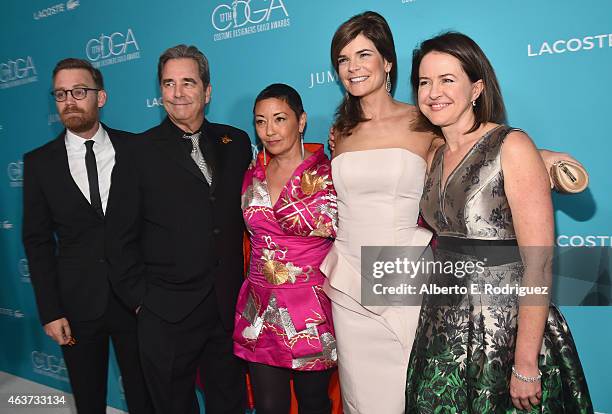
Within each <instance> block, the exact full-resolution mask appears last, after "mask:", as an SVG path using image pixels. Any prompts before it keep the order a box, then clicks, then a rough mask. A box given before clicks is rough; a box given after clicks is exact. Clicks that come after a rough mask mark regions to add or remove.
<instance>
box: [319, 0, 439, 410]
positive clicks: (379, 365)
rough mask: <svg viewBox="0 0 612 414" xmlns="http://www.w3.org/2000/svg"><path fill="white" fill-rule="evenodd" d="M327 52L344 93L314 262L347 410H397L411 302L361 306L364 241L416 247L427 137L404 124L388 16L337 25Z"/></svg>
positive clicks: (409, 120)
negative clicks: (330, 201) (329, 236)
mask: <svg viewBox="0 0 612 414" xmlns="http://www.w3.org/2000/svg"><path fill="white" fill-rule="evenodd" d="M332 61H333V63H334V65H335V67H336V71H337V72H338V75H339V77H340V80H341V81H342V83H343V84H344V86H345V88H346V90H347V95H346V97H345V99H344V101H343V102H342V104H341V105H340V107H339V109H338V115H337V117H336V122H335V124H334V131H335V134H336V139H337V140H336V146H335V151H334V155H335V158H334V159H333V160H332V175H333V181H334V186H335V188H336V192H337V196H338V198H337V200H338V233H337V236H336V241H335V243H334V246H333V247H332V250H331V251H330V253H329V254H328V256H327V258H326V259H325V261H324V262H323V264H322V265H321V270H322V271H323V273H324V274H325V275H326V276H327V281H326V283H325V285H324V289H325V292H326V293H327V295H328V296H329V297H330V299H331V300H332V314H333V319H334V326H335V329H336V340H337V350H338V367H339V378H340V389H341V393H342V400H343V407H344V411H345V413H360V414H370V413H372V414H374V413H375V414H381V413H382V414H399V413H403V411H404V398H405V397H404V395H405V383H406V371H407V367H408V359H409V356H410V350H411V347H412V342H413V339H414V334H415V331H416V326H417V321H418V315H419V310H420V308H419V307H418V306H376V307H369V306H367V307H366V306H362V304H361V271H360V269H361V247H362V246H402V245H404V246H423V248H425V247H426V246H427V245H428V244H429V240H430V238H431V232H429V231H428V230H425V229H423V228H419V227H418V226H417V219H418V215H419V201H420V199H421V194H422V193H423V184H424V180H425V172H426V168H427V164H426V162H425V159H424V157H425V156H426V154H427V152H428V149H429V147H430V145H431V143H432V139H433V136H432V135H429V134H426V133H419V132H415V131H414V130H413V128H412V124H413V120H414V119H415V118H416V111H415V109H414V107H412V106H411V105H407V104H404V103H401V102H398V101H395V100H394V99H393V98H392V97H391V95H390V91H391V84H392V82H393V81H394V80H395V76H396V69H395V62H396V55H395V48H394V45H393V38H392V35H391V31H390V30H389V26H388V25H387V22H386V21H385V20H384V18H383V17H382V16H380V15H379V14H377V13H374V12H366V13H363V14H361V15H358V16H355V17H353V18H351V19H349V20H348V21H347V22H345V23H344V24H342V25H341V26H340V27H339V28H338V30H337V31H336V34H335V35H334V40H333V41H332Z"/></svg>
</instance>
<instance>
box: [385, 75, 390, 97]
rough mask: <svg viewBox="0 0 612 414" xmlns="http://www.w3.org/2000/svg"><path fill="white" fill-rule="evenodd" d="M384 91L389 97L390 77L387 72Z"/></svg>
mask: <svg viewBox="0 0 612 414" xmlns="http://www.w3.org/2000/svg"><path fill="white" fill-rule="evenodd" d="M385 89H386V90H387V93H388V94H389V95H391V76H390V75H389V72H387V82H386V83H385Z"/></svg>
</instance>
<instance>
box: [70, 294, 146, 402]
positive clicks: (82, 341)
mask: <svg viewBox="0 0 612 414" xmlns="http://www.w3.org/2000/svg"><path fill="white" fill-rule="evenodd" d="M68 323H69V324H70V329H71V331H72V336H73V337H74V338H75V339H76V344H75V345H73V346H62V351H63V354H64V361H65V362H66V368H67V369H68V376H69V378H70V385H71V387H72V393H73V395H74V399H75V402H76V406H77V412H78V413H79V414H105V413H106V391H107V386H106V384H107V381H108V359H109V358H108V355H109V338H110V339H112V341H113V347H114V349H115V355H116V357H117V363H118V365H119V370H120V371H121V377H122V384H123V389H124V391H125V398H126V402H127V406H128V410H129V412H130V413H131V414H150V413H151V412H152V410H153V409H152V404H151V398H150V396H149V393H148V391H147V389H146V386H145V382H144V377H143V374H142V368H141V365H140V357H139V356H140V355H139V351H138V339H137V338H136V318H135V316H134V314H133V313H132V312H130V311H129V310H128V309H127V308H126V307H125V306H123V304H121V303H120V302H119V299H118V298H117V297H116V296H115V295H114V294H113V293H112V292H111V293H109V302H108V306H107V308H106V311H105V313H104V315H103V316H102V317H100V318H98V319H95V320H92V321H71V320H68Z"/></svg>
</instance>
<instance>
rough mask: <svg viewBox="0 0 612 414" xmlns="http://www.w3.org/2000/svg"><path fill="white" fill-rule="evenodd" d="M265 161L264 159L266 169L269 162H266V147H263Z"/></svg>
mask: <svg viewBox="0 0 612 414" xmlns="http://www.w3.org/2000/svg"><path fill="white" fill-rule="evenodd" d="M263 154H264V155H263V159H264V167H265V166H267V165H268V161H267V160H266V147H263Z"/></svg>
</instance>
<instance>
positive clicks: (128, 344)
mask: <svg viewBox="0 0 612 414" xmlns="http://www.w3.org/2000/svg"><path fill="white" fill-rule="evenodd" d="M52 95H53V97H54V98H55V101H56V105H57V111H58V113H59V116H60V119H61V121H62V123H63V124H64V126H65V127H66V129H65V130H64V131H62V133H60V134H59V136H58V137H57V138H56V139H54V140H53V141H51V142H49V143H47V144H46V145H44V146H42V147H40V148H38V149H36V150H34V151H32V152H30V153H28V154H26V155H25V157H24V168H25V174H24V185H23V244H24V246H25V250H26V254H27V257H28V261H29V266H30V273H31V278H32V285H33V286H34V293H35V296H36V302H37V304H38V312H39V316H40V320H41V322H42V324H43V326H44V330H45V332H46V333H47V335H49V336H50V337H51V338H53V339H54V340H55V341H56V342H57V343H58V344H59V345H61V346H62V351H63V354H64V360H65V361H66V366H67V368H68V375H69V377H70V384H71V386H72V391H73V393H74V397H75V401H76V405H77V410H78V412H79V413H86V414H90V413H94V414H96V413H100V414H101V413H105V412H106V384H107V376H108V353H109V349H108V345H109V338H111V339H112V342H113V346H114V348H115V353H116V355H117V360H118V363H119V368H120V370H121V374H122V377H123V385H124V389H125V393H126V399H127V404H128V408H129V410H130V413H143V414H149V413H150V412H151V410H152V408H151V401H150V398H149V396H148V392H147V390H146V387H144V386H143V376H142V372H141V367H140V362H139V352H138V342H137V339H136V320H135V317H134V314H133V313H132V312H130V310H129V309H128V308H127V307H126V306H125V305H123V304H122V303H121V301H120V300H119V299H118V298H117V297H116V296H115V294H114V293H113V292H112V289H111V285H110V282H109V277H108V276H109V268H108V263H107V260H106V254H105V243H106V238H107V236H108V231H107V228H106V222H107V220H108V219H109V218H112V217H113V216H114V215H116V214H118V213H119V207H120V205H119V203H120V199H118V198H117V196H116V191H115V188H116V187H117V186H116V185H115V183H116V182H117V181H120V180H121V179H122V177H121V174H120V172H119V170H120V168H117V167H118V166H120V165H121V163H122V162H123V155H124V153H125V152H124V151H125V145H126V144H127V140H128V138H127V134H126V133H125V132H122V131H116V130H113V129H110V128H108V127H106V126H105V125H102V124H101V123H100V121H99V109H100V108H102V107H103V106H104V104H105V103H106V91H105V90H104V83H103V79H102V74H101V73H100V71H99V70H97V69H95V68H93V67H92V66H91V64H90V63H89V62H87V61H84V60H81V59H72V58H69V59H64V60H62V61H60V62H59V63H58V64H57V65H56V67H55V69H54V70H53V91H52Z"/></svg>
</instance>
